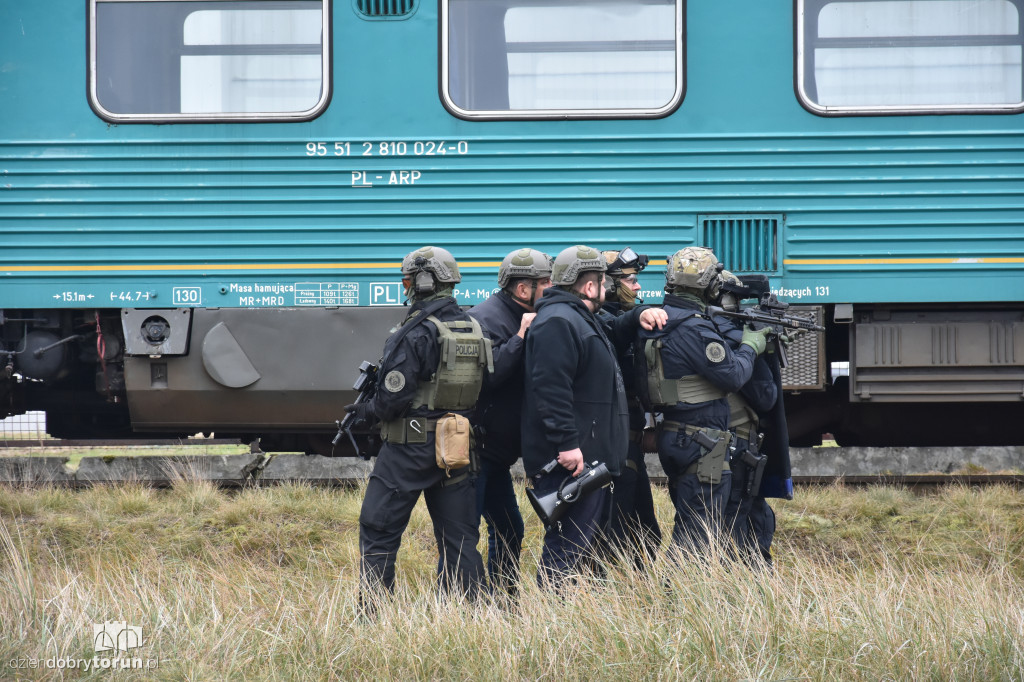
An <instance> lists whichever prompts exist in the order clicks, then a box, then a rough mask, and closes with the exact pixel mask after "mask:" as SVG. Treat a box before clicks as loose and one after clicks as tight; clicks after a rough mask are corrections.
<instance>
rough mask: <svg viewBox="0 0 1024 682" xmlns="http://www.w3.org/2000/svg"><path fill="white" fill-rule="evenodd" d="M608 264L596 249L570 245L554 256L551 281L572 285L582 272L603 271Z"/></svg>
mask: <svg viewBox="0 0 1024 682" xmlns="http://www.w3.org/2000/svg"><path fill="white" fill-rule="evenodd" d="M607 268H608V264H607V263H606V262H605V260H604V256H602V255H601V252H600V251H598V250H597V249H595V248H593V247H590V246H582V245H577V246H570V247H569V248H567V249H563V250H562V251H561V253H559V254H558V255H557V256H555V261H554V263H552V265H551V283H552V284H554V285H555V286H563V287H564V286H572V285H573V284H575V283H576V280H577V279H579V276H580V274H581V273H584V272H604V271H605V270H606V269H607Z"/></svg>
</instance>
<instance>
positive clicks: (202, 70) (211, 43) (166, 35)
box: [89, 0, 330, 122]
mask: <svg viewBox="0 0 1024 682" xmlns="http://www.w3.org/2000/svg"><path fill="white" fill-rule="evenodd" d="M327 2H328V0H273V1H267V0H230V1H224V0H221V1H218V2H208V1H205V0H200V1H196V0H141V1H124V0H92V3H91V6H90V7H91V27H90V60H91V64H90V66H91V68H90V84H89V93H90V100H91V104H92V106H93V108H94V109H95V110H96V112H97V113H98V114H99V115H100V116H102V117H103V118H105V119H107V120H111V121H161V122H162V121H189V122H195V121H222V120H253V121H273V120H308V119H310V118H313V117H314V116H316V115H317V114H319V113H320V112H321V111H322V110H323V108H324V107H325V106H326V104H327V100H328V84H329V82H330V81H329V78H328V64H329V59H328V45H329V44H330V43H329V40H328V39H327V35H328V22H327V17H328V16H329V12H328V7H327Z"/></svg>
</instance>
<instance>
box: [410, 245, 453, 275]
mask: <svg viewBox="0 0 1024 682" xmlns="http://www.w3.org/2000/svg"><path fill="white" fill-rule="evenodd" d="M420 272H429V273H430V274H432V275H433V276H434V279H436V280H437V281H438V282H441V283H444V284H458V283H459V282H461V281H462V275H460V274H459V264H458V263H456V262H455V256H453V255H452V254H451V253H450V252H449V251H448V250H447V249H442V248H439V247H437V246H424V247H423V248H420V249H416V250H415V251H413V252H412V253H410V254H409V255H408V256H406V257H405V258H404V259H403V260H402V274H403V275H405V276H406V277H410V276H412V275H415V274H417V273H420Z"/></svg>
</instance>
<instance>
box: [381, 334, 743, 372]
mask: <svg viewBox="0 0 1024 682" xmlns="http://www.w3.org/2000/svg"><path fill="white" fill-rule="evenodd" d="M704 355H706V356H707V357H708V360H710V361H711V362H714V363H718V362H721V361H722V360H725V346H723V345H722V344H721V343H719V342H718V341H712V342H711V343H709V344H708V345H706V346H704ZM389 376H390V375H389Z"/></svg>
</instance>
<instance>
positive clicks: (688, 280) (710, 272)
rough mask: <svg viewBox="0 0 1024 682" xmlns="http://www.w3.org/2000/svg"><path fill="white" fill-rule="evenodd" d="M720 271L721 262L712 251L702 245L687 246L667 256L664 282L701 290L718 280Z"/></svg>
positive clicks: (669, 284) (674, 285)
mask: <svg viewBox="0 0 1024 682" xmlns="http://www.w3.org/2000/svg"><path fill="white" fill-rule="evenodd" d="M721 271H722V264H721V263H719V262H718V258H717V257H716V256H715V252H714V251H712V250H711V249H709V248H707V247H704V246H687V247H686V248H685V249H680V250H679V251H676V252H675V253H673V254H672V255H671V256H669V258H668V268H667V269H666V270H665V283H666V285H667V286H670V287H686V288H688V289H698V290H701V291H703V290H704V289H707V288H708V287H709V286H710V285H711V284H713V283H714V282H715V281H716V280H718V276H719V273H720V272H721Z"/></svg>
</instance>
